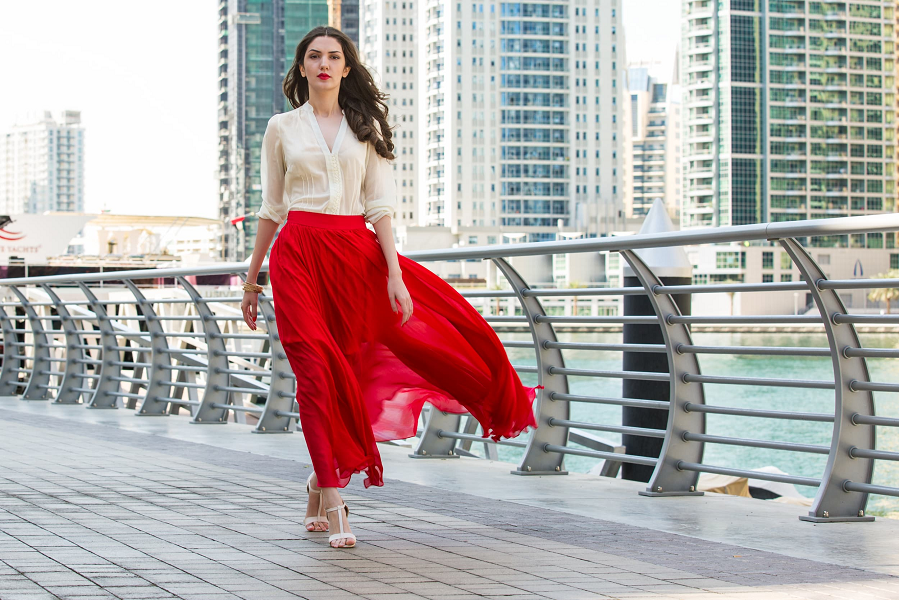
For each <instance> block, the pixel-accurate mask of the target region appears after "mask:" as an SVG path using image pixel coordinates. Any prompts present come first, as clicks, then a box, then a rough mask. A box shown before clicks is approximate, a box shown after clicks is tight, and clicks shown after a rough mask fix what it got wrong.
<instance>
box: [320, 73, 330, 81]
mask: <svg viewBox="0 0 899 600" xmlns="http://www.w3.org/2000/svg"><path fill="white" fill-rule="evenodd" d="M318 78H319V79H322V80H325V79H331V76H330V75H328V74H327V73H319V74H318Z"/></svg>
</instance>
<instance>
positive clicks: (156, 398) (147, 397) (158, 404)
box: [122, 279, 172, 417]
mask: <svg viewBox="0 0 899 600" xmlns="http://www.w3.org/2000/svg"><path fill="white" fill-rule="evenodd" d="M122 283H124V284H125V286H126V287H127V288H128V289H129V290H130V291H131V294H132V295H133V296H134V299H135V300H136V301H137V306H138V308H139V309H140V313H141V315H143V317H144V323H146V324H147V332H148V333H149V334H150V360H149V361H147V362H149V363H150V365H151V366H150V372H149V374H148V375H149V376H148V377H147V380H148V383H147V392H146V393H145V394H144V397H143V399H142V400H141V403H140V405H139V406H138V407H137V412H136V414H137V415H139V416H141V417H152V416H168V414H169V406H170V405H169V403H168V402H167V401H165V400H163V398H169V397H171V395H172V394H171V392H172V386H171V380H172V372H171V369H167V368H166V367H170V366H171V365H172V355H171V354H169V353H168V352H166V350H168V347H169V344H168V340H167V339H166V336H165V330H164V329H163V327H162V321H160V320H159V319H157V318H156V311H155V310H154V309H153V303H152V302H150V301H149V300H147V297H146V296H144V294H143V292H141V291H140V290H139V289H138V288H137V286H136V285H135V284H134V282H133V281H131V280H130V279H125V280H123V281H122Z"/></svg>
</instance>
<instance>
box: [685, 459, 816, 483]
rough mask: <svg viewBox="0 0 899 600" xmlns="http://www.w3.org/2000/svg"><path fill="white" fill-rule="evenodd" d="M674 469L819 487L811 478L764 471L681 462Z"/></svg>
mask: <svg viewBox="0 0 899 600" xmlns="http://www.w3.org/2000/svg"><path fill="white" fill-rule="evenodd" d="M676 467H677V469H678V470H679V471H698V472H700V473H715V474H717V475H732V476H734V477H746V478H747V479H761V480H762V481H777V482H779V483H792V484H794V485H806V486H809V487H818V486H820V485H821V480H820V479H812V478H811V477H799V476H797V475H787V474H785V473H765V472H764V471H749V470H747V469H731V468H729V467H716V466H713V465H702V464H699V463H691V462H684V461H682V460H681V461H678V462H677V465H676Z"/></svg>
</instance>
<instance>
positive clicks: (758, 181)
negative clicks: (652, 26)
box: [681, 0, 896, 247]
mask: <svg viewBox="0 0 899 600" xmlns="http://www.w3.org/2000/svg"><path fill="white" fill-rule="evenodd" d="M683 17H684V20H683V43H682V51H683V56H682V61H681V73H682V75H683V76H682V79H681V80H682V83H683V87H684V96H683V102H684V110H685V115H684V120H685V125H684V132H685V138H686V139H685V145H684V146H685V147H684V177H685V194H684V198H683V225H684V227H708V226H719V225H721V226H725V225H744V224H750V223H761V222H780V221H794V220H801V219H823V218H830V217H839V216H849V215H859V214H870V213H878V212H884V211H888V212H893V211H895V210H896V200H895V197H896V187H895V186H896V183H895V182H896V170H895V158H896V148H895V127H896V125H895V105H896V93H895V92H896V82H895V47H894V21H895V6H894V3H884V2H872V1H865V0H859V1H853V2H845V1H829V2H824V1H811V0H723V1H720V2H716V1H713V0H684V2H683ZM887 237H891V236H887ZM894 241H895V240H894V239H890V240H884V238H883V237H881V236H880V234H877V235H875V234H872V235H869V236H867V238H865V237H864V236H862V238H861V239H853V240H812V243H813V244H815V243H817V244H819V245H827V244H841V245H842V244H851V245H867V246H869V247H881V246H882V245H883V244H885V243H887V244H891V243H893V242H894Z"/></svg>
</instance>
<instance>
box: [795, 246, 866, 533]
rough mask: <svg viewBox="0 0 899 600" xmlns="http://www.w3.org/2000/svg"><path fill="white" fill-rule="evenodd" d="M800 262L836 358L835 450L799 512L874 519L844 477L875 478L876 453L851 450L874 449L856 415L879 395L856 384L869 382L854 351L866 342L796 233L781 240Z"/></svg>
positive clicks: (822, 519) (818, 517)
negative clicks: (806, 507)
mask: <svg viewBox="0 0 899 600" xmlns="http://www.w3.org/2000/svg"><path fill="white" fill-rule="evenodd" d="M778 242H779V243H780V245H781V246H783V248H784V250H786V251H787V253H788V254H789V255H790V258H792V259H793V262H794V263H796V267H797V268H798V269H799V272H800V273H801V274H802V277H803V279H805V282H806V284H807V285H808V288H809V291H810V292H811V294H812V297H813V298H814V299H815V304H816V305H817V307H818V310H819V311H820V312H821V321H823V323H824V330H825V331H826V332H827V342H828V343H829V344H830V354H831V357H832V359H833V376H834V392H835V393H834V421H833V437H832V438H831V444H830V454H828V456H827V466H826V467H825V468H824V476H823V477H822V478H821V486H820V487H819V488H818V494H817V495H816V496H815V502H814V504H812V508H811V510H810V511H809V513H808V516H803V517H799V518H800V520H802V521H811V522H813V523H834V522H841V521H873V520H874V517H869V516H866V515H865V506H866V505H867V504H868V494H867V493H866V492H852V491H849V490H846V489H844V488H843V482H844V481H847V480H849V481H861V482H864V483H871V478H872V476H873V475H874V459H873V458H861V457H853V456H851V452H852V450H853V449H856V448H857V449H859V450H874V444H875V430H874V425H856V424H855V422H854V418H855V417H856V416H860V415H861V416H874V395H873V393H872V392H871V391H864V390H856V389H854V387H853V384H854V383H856V382H865V383H868V382H870V381H871V378H870V376H869V375H868V363H867V361H865V359H864V357H861V356H856V357H854V358H853V357H850V356H849V354H850V353H849V351H850V350H858V349H859V348H861V347H862V346H861V342H860V341H859V339H858V334H857V333H856V331H855V326H853V325H852V324H851V323H843V324H839V323H837V322H836V321H835V320H834V315H835V314H844V313H845V312H846V307H845V306H843V302H842V301H841V300H840V296H839V294H838V293H837V292H836V291H835V290H822V289H821V288H820V286H819V282H821V281H824V280H826V279H827V277H826V276H825V275H824V271H822V270H821V267H819V266H818V264H817V263H816V262H815V261H814V260H813V259H812V257H811V256H809V254H808V252H806V251H805V249H804V248H803V247H802V246H801V245H800V244H799V242H797V241H796V240H795V239H792V238H788V239H781V240H778Z"/></svg>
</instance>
